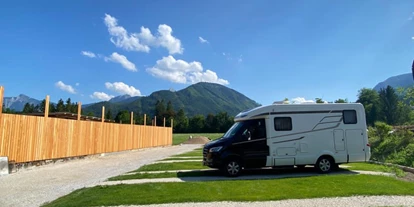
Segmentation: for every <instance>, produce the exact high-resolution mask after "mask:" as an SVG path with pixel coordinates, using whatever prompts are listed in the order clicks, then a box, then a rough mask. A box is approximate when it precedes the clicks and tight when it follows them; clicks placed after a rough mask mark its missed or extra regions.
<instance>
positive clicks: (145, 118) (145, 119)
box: [144, 114, 147, 126]
mask: <svg viewBox="0 0 414 207" xmlns="http://www.w3.org/2000/svg"><path fill="white" fill-rule="evenodd" d="M146 125H147V114H144V126H146Z"/></svg>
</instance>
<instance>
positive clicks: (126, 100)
mask: <svg viewBox="0 0 414 207" xmlns="http://www.w3.org/2000/svg"><path fill="white" fill-rule="evenodd" d="M161 100H164V103H165V106H166V105H167V103H168V102H171V104H172V106H173V109H174V110H175V111H178V110H179V109H183V110H184V111H185V112H186V114H187V115H188V116H194V115H197V114H202V115H207V114H209V113H213V114H216V113H219V112H222V111H224V112H227V113H228V114H229V115H231V116H234V115H236V114H237V113H239V112H240V111H243V110H246V109H251V108H254V107H257V106H260V104H258V103H257V102H255V101H253V100H252V99H250V98H248V97H246V96H245V95H243V94H242V93H240V92H238V91H235V90H233V89H231V88H228V87H226V86H223V85H220V84H215V83H205V82H200V83H196V84H193V85H190V86H188V87H187V88H184V89H182V90H179V91H172V90H160V91H156V92H153V93H152V94H151V95H149V96H145V97H127V96H123V97H116V98H114V99H111V100H109V101H104V102H99V103H95V104H92V105H89V106H87V107H85V108H83V109H82V110H83V111H84V112H85V113H89V112H92V113H93V114H94V115H100V114H101V111H102V106H105V109H106V110H111V113H112V114H113V115H115V114H117V113H118V112H119V111H120V110H128V111H134V112H136V113H141V114H142V113H146V114H149V115H150V116H153V115H154V108H155V104H156V103H157V101H161Z"/></svg>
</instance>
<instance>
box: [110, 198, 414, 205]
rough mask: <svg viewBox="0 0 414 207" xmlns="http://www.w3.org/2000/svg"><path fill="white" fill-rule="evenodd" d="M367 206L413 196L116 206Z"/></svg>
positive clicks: (410, 200) (403, 200)
mask: <svg viewBox="0 0 414 207" xmlns="http://www.w3.org/2000/svg"><path fill="white" fill-rule="evenodd" d="M217 206H220V207H244V206H245V207H265V206H269V207H270V206H272V207H273V206H278V207H320V206H323V207H329V206H333V207H349V206H358V207H368V206H414V196H353V197H339V198H315V199H290V200H282V201H265V202H207V203H176V204H160V205H132V206H131V205H130V206H118V207H217Z"/></svg>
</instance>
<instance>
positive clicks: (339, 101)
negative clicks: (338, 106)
mask: <svg viewBox="0 0 414 207" xmlns="http://www.w3.org/2000/svg"><path fill="white" fill-rule="evenodd" d="M334 102H335V103H348V99H341V98H340V99H338V100H335V101H334Z"/></svg>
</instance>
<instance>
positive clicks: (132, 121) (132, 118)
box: [130, 111, 134, 125]
mask: <svg viewBox="0 0 414 207" xmlns="http://www.w3.org/2000/svg"><path fill="white" fill-rule="evenodd" d="M130 119H131V125H133V124H134V112H133V111H131V118H130Z"/></svg>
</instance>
